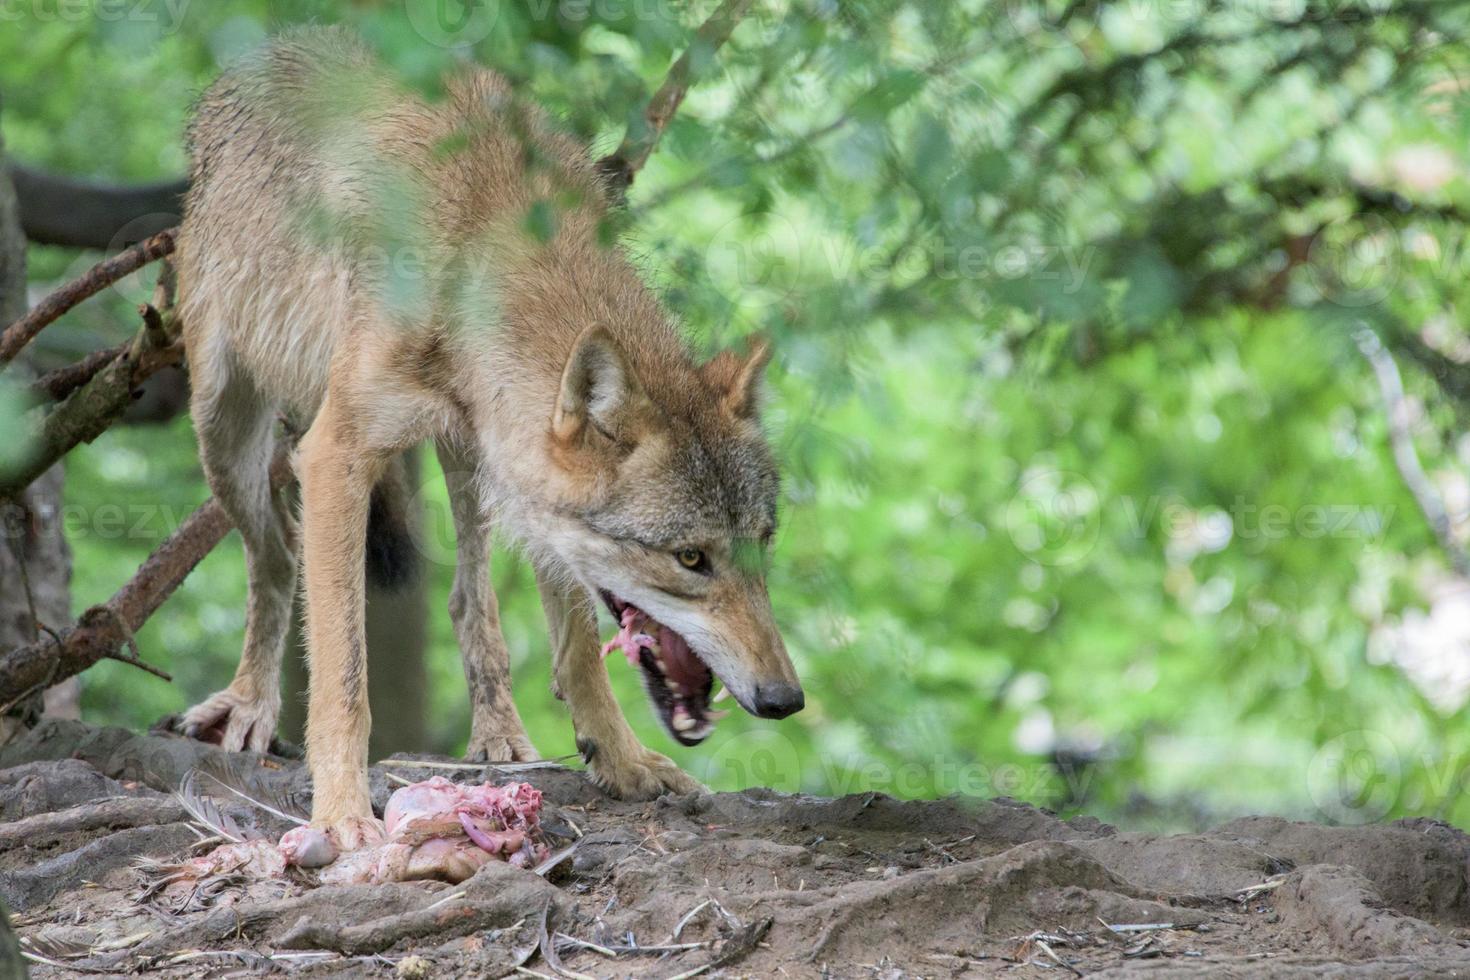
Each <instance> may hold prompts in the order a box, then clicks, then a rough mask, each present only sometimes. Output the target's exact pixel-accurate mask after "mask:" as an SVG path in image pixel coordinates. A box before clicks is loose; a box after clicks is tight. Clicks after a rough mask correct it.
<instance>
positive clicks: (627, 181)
mask: <svg viewBox="0 0 1470 980" xmlns="http://www.w3.org/2000/svg"><path fill="white" fill-rule="evenodd" d="M750 4H751V0H724V2H723V3H721V4H720V5H719V6H718V7H717V8H715V12H714V13H712V14H710V16H709V19H708V20H706V21H705V22H704V23H703V24H701V25H700V27H699V30H697V31H695V33H694V40H693V42H692V43H691V44H690V45H689V47H688V48H687V49H685V51H684V53H683V54H681V55H680V56H679V58H678V60H677V61H675V62H674V64H673V65H672V66H671V67H670V68H669V73H668V74H667V75H665V76H664V82H663V84H662V85H660V86H659V87H658V91H657V92H655V93H654V94H653V98H651V99H649V100H648V107H647V108H646V109H644V110H643V119H642V124H641V125H639V124H637V123H635V124H633V125H630V126H629V127H628V132H627V133H626V134H625V135H624V136H623V142H622V143H621V144H620V145H619V146H618V148H617V149H616V150H614V151H613V152H612V153H609V154H608V155H607V156H605V157H603V158H602V159H601V160H598V161H597V169H598V171H599V172H601V173H602V174H603V175H604V176H605V177H606V178H607V182H608V187H609V188H610V190H611V191H612V193H613V196H614V197H616V198H619V199H621V198H622V197H623V195H624V194H626V193H627V192H628V188H629V187H630V186H631V185H632V183H633V176H634V175H635V174H636V173H638V171H639V170H641V169H642V168H643V164H644V163H646V162H647V160H648V155H649V154H650V153H652V152H653V148H654V147H655V146H657V145H658V141H659V137H661V136H662V135H663V132H664V130H665V129H666V128H667V127H668V125H669V122H670V120H672V119H673V118H674V113H675V112H677V111H678V109H679V104H680V103H681V102H683V101H684V96H685V95H686V94H688V92H689V86H690V85H691V84H692V83H693V81H694V79H693V78H692V72H693V65H694V59H695V58H696V57H698V58H708V57H709V56H710V55H712V54H713V53H714V52H716V51H718V50H719V49H720V46H721V45H723V44H724V43H725V41H726V40H727V39H728V38H729V37H730V33H731V32H732V31H734V30H735V26H736V25H737V24H739V23H740V19H741V18H742V17H744V16H745V12H746V11H747V10H749V9H750Z"/></svg>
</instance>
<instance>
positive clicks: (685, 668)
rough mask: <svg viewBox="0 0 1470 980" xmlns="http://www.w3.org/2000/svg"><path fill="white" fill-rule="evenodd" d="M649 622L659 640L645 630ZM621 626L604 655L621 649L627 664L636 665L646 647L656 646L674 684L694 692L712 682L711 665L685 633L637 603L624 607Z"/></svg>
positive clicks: (686, 690) (608, 644) (667, 674)
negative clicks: (673, 628) (650, 614)
mask: <svg viewBox="0 0 1470 980" xmlns="http://www.w3.org/2000/svg"><path fill="white" fill-rule="evenodd" d="M650 624H651V625H652V626H654V627H655V628H657V630H658V639H657V640H655V639H654V638H653V637H652V636H649V635H648V633H646V632H643V630H644V627H646V626H649V625H650ZM620 625H621V629H619V630H618V634H617V636H614V637H613V638H612V639H611V640H608V641H607V642H606V643H604V644H603V645H602V655H603V656H604V657H606V656H607V655H608V654H610V653H612V652H613V651H614V650H622V651H623V656H625V657H627V658H628V663H629V664H630V665H632V666H634V667H637V666H638V665H639V661H640V653H641V651H642V650H643V649H644V648H648V649H654V648H657V650H658V655H659V659H661V660H662V661H663V664H664V670H665V671H666V676H667V677H668V679H669V680H670V681H671V682H672V683H674V684H678V685H679V686H680V687H682V688H683V693H686V694H695V693H697V692H700V691H703V690H704V685H705V684H706V683H707V682H708V681H709V668H708V667H706V666H705V665H704V662H703V661H701V660H700V659H699V658H698V657H696V656H695V655H694V651H693V650H690V649H689V644H688V643H685V642H684V638H683V637H682V636H680V635H679V634H678V633H675V632H674V631H673V630H671V629H669V628H668V627H667V626H665V625H663V624H662V623H656V622H654V621H653V619H652V618H650V617H649V615H648V614H647V613H646V612H644V611H643V610H641V609H639V608H638V607H636V606H624V607H623V614H622V623H621V624H620Z"/></svg>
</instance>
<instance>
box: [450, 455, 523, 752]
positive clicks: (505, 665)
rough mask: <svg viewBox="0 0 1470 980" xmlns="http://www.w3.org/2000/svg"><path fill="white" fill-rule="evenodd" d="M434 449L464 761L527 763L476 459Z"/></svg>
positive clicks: (473, 456)
mask: <svg viewBox="0 0 1470 980" xmlns="http://www.w3.org/2000/svg"><path fill="white" fill-rule="evenodd" d="M436 449H437V450H438V453H439V465H440V467H441V468H442V469H443V470H444V483H445V485H446V486H447V488H448V490H449V509H450V511H451V512H452V513H453V515H454V534H455V550H456V565H455V569H454V586H453V588H452V589H451V591H450V593H449V620H450V622H451V623H453V624H454V635H455V637H456V638H457V639H458V640H459V652H460V657H461V658H462V659H463V660H464V676H465V682H466V684H467V686H468V687H469V692H470V708H471V711H472V715H471V718H472V721H471V723H470V742H469V747H468V748H467V749H466V750H465V756H466V757H467V758H469V759H473V760H475V761H477V762H478V761H489V762H512V761H517V762H529V761H531V760H534V759H538V758H540V756H538V755H537V754H536V748H535V746H533V745H532V744H531V740H530V739H529V738H527V737H526V726H525V725H524V724H522V723H521V716H520V713H519V712H517V711H516V705H515V701H514V700H513V699H512V697H511V688H510V651H509V650H507V649H506V646H505V635H504V634H503V633H502V632H501V630H500V608H499V605H498V604H497V603H496V601H495V589H494V588H493V587H492V586H491V584H490V576H489V572H490V529H489V526H488V521H487V517H486V515H485V513H484V511H483V509H482V508H481V507H480V496H479V490H478V487H477V485H476V480H475V473H476V469H477V465H478V459H477V457H476V456H475V455H474V453H473V452H472V451H470V450H467V449H464V448H462V447H461V446H460V445H458V444H456V443H453V442H450V441H447V440H444V441H440V442H438V443H437V444H436Z"/></svg>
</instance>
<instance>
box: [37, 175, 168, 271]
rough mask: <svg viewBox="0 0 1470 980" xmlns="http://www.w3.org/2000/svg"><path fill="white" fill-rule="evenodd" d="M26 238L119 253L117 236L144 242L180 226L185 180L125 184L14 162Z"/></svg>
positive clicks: (39, 242) (52, 243)
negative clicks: (39, 168) (47, 170)
mask: <svg viewBox="0 0 1470 980" xmlns="http://www.w3.org/2000/svg"><path fill="white" fill-rule="evenodd" d="M9 170H10V178H11V180H12V181H13V182H14V183H15V193H16V196H17V197H18V198H19V204H20V224H21V228H22V229H23V230H24V231H25V236H26V238H28V239H30V240H31V241H33V242H35V243H36V244H38V245H70V246H73V247H76V248H100V249H114V248H116V247H117V244H118V243H117V236H118V235H120V234H122V233H124V232H125V231H126V232H127V233H129V235H130V236H131V238H133V239H137V238H145V237H148V236H150V235H154V234H157V233H158V232H160V231H163V230H164V229H165V228H171V227H173V226H174V225H177V224H178V223H179V218H180V216H182V215H183V213H184V204H183V199H184V192H185V191H187V190H188V189H189V182H188V180H185V179H182V178H181V179H178V180H166V181H159V182H157V183H151V184H137V185H132V186H120V185H114V184H101V183H97V182H95V181H90V180H80V179H78V178H76V177H66V176H63V175H61V174H53V173H47V172H46V171H44V170H37V169H36V168H34V167H27V166H25V165H23V164H19V163H16V162H15V161H13V160H12V161H10V165H9Z"/></svg>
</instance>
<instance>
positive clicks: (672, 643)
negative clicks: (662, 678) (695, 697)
mask: <svg viewBox="0 0 1470 980" xmlns="http://www.w3.org/2000/svg"><path fill="white" fill-rule="evenodd" d="M658 653H659V659H661V660H662V661H663V662H664V670H665V671H666V672H667V676H668V679H669V681H670V682H671V683H673V684H677V685H678V686H679V687H680V688H683V690H684V691H685V692H687V693H689V694H694V693H695V692H700V693H703V692H704V686H705V684H706V683H708V681H709V668H708V667H706V666H705V665H704V663H703V662H702V661H701V660H700V659H699V658H698V657H696V656H695V655H694V651H692V650H690V649H689V644H687V643H685V642H684V638H683V637H682V636H680V635H679V634H678V633H675V632H674V631H673V630H671V629H669V628H668V627H667V626H664V625H663V624H662V623H660V624H659V627H658ZM677 689H678V688H676V690H677Z"/></svg>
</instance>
